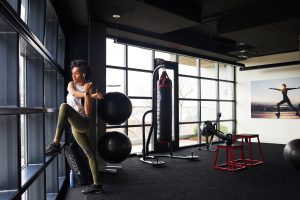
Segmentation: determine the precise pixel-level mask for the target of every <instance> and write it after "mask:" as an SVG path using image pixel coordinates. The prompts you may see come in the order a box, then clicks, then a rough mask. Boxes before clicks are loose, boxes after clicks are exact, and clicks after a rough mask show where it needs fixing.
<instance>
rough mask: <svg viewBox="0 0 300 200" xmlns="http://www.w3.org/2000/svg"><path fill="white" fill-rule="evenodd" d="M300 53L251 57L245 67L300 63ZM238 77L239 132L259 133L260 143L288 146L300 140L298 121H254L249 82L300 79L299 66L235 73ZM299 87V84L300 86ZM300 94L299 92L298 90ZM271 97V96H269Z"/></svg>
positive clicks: (299, 121) (256, 119) (262, 119)
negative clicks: (293, 140)
mask: <svg viewBox="0 0 300 200" xmlns="http://www.w3.org/2000/svg"><path fill="white" fill-rule="evenodd" d="M299 57H300V56H299V52H292V53H285V54H277V55H272V56H263V57H257V58H251V59H248V60H246V61H244V63H245V65H246V66H251V65H261V64H270V63H280V62H287V61H295V60H300V58H299ZM236 72H237V73H236V75H237V76H236V77H237V117H236V119H237V133H258V134H259V138H260V140H261V142H265V143H277V144H286V143H287V142H289V141H290V140H292V139H295V138H300V118H299V119H264V118H251V88H250V82H251V81H255V80H269V79H284V78H291V77H300V65H297V66H287V67H277V68H271V69H258V70H249V71H239V69H238V68H237V71H236ZM299 86H300V83H299ZM297 91H298V90H297ZM299 95H300V90H299ZM266 98H268V97H266Z"/></svg>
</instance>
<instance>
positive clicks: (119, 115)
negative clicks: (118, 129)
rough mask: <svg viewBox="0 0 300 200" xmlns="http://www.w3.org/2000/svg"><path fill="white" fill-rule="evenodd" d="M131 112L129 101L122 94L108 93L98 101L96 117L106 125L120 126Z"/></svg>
mask: <svg viewBox="0 0 300 200" xmlns="http://www.w3.org/2000/svg"><path fill="white" fill-rule="evenodd" d="M131 112H132V104H131V101H130V99H129V98H128V96H126V95H125V94H123V93H120V92H108V93H106V94H105V96H104V98H103V99H100V100H99V101H98V115H99V117H100V118H101V119H102V120H103V121H105V122H106V123H108V124H122V123H123V122H125V121H126V120H127V119H128V118H129V117H130V115H131Z"/></svg>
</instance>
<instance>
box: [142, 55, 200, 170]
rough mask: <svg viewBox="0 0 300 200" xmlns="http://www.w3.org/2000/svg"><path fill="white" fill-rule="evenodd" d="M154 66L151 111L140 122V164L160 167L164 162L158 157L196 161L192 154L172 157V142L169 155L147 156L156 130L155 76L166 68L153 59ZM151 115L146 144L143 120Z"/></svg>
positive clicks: (162, 61) (163, 63) (197, 157)
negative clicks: (141, 138) (141, 148)
mask: <svg viewBox="0 0 300 200" xmlns="http://www.w3.org/2000/svg"><path fill="white" fill-rule="evenodd" d="M155 66H156V68H155V69H154V71H153V75H152V87H153V92H152V98H153V99H152V109H151V110H148V111H146V112H145V113H144V115H143V121H142V128H143V150H142V154H143V157H142V158H140V160H141V161H142V162H145V163H147V164H150V165H153V166H161V165H163V164H165V162H164V161H159V160H158V158H159V157H168V158H176V159H185V160H198V159H199V156H195V155H193V152H192V153H191V155H188V156H174V155H173V148H172V142H171V141H170V142H168V148H169V153H170V155H153V156H150V155H149V144H150V140H151V136H152V135H153V132H154V131H155V130H157V110H156V107H157V106H156V101H157V89H156V78H155V77H156V75H157V73H158V71H159V69H161V68H166V67H165V62H164V60H162V59H155ZM150 113H152V123H151V127H150V130H149V134H148V138H147V142H146V135H145V118H146V116H147V115H148V114H150Z"/></svg>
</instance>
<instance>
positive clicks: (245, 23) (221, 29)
mask: <svg viewBox="0 0 300 200" xmlns="http://www.w3.org/2000/svg"><path fill="white" fill-rule="evenodd" d="M298 5H299V3H298V1H289V0H286V1H275V2H271V3H268V4H261V5H260V6H249V7H248V8H244V9H240V11H230V12H231V13H230V12H228V13H227V14H226V15H223V16H222V17H220V18H218V19H217V21H218V33H219V34H224V33H229V32H234V31H240V30H243V29H248V28H253V27H257V26H262V25H267V24H272V23H277V22H280V21H284V20H288V19H292V18H297V17H300V12H299V6H298Z"/></svg>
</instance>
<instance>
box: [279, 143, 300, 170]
mask: <svg viewBox="0 0 300 200" xmlns="http://www.w3.org/2000/svg"><path fill="white" fill-rule="evenodd" d="M283 157H284V159H285V160H286V161H287V162H288V163H290V164H291V165H293V166H294V167H295V168H297V169H300V139H295V140H292V141H290V142H288V143H287V144H286V145H285V147H284V149H283Z"/></svg>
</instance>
